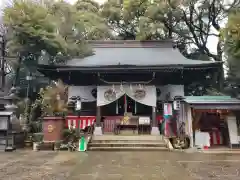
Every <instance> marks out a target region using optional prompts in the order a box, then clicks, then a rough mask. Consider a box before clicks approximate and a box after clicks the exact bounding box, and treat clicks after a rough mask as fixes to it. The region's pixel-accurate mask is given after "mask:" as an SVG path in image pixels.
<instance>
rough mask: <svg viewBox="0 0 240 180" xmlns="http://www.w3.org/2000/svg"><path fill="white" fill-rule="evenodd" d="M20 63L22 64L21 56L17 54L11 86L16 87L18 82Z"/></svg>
mask: <svg viewBox="0 0 240 180" xmlns="http://www.w3.org/2000/svg"><path fill="white" fill-rule="evenodd" d="M21 65H22V57H21V55H19V57H18V66H17V69H16V73H15V78H14V81H13V87H16V86H17V85H18V83H19V77H20V69H21Z"/></svg>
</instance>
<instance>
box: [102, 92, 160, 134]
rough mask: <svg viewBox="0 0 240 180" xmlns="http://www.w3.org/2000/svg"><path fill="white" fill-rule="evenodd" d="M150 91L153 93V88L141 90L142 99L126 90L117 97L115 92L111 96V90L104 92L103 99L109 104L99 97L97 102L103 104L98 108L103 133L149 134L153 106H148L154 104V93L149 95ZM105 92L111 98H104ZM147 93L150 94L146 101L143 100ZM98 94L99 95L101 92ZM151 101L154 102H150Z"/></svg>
mask: <svg viewBox="0 0 240 180" xmlns="http://www.w3.org/2000/svg"><path fill="white" fill-rule="evenodd" d="M108 88H109V87H108ZM106 89H107V88H106ZM125 89H126V87H125ZM149 89H150V90H149ZM151 90H152V91H153V92H154V87H153V88H149V87H146V88H144V89H141V91H144V92H140V93H142V94H143V96H142V97H137V96H136V95H134V93H129V92H128V91H127V90H126V91H124V92H122V94H120V95H119V96H118V95H117V90H116V94H115V95H113V92H112V89H110V90H105V93H104V97H105V99H107V100H108V101H111V102H110V103H106V100H105V99H101V98H100V97H99V99H100V100H99V101H100V102H103V103H105V104H104V105H103V106H101V107H100V111H101V126H102V129H103V133H104V134H106V133H110V134H116V135H121V134H124V135H126V134H128V135H130V134H134V135H136V134H150V133H151V125H152V114H153V106H150V104H151V103H152V104H153V105H154V104H156V95H155V94H156V93H155V94H153V93H151ZM139 91H140V90H139ZM145 91H146V92H145ZM106 92H107V93H108V96H113V97H106V96H107V95H106ZM147 93H150V95H148V99H145V96H146V94H147ZM99 94H101V90H100V93H99ZM154 95H155V96H154ZM111 98H112V99H111ZM104 100H105V102H104ZM149 100H150V101H149ZM151 100H153V101H154V102H151ZM103 103H102V104H103Z"/></svg>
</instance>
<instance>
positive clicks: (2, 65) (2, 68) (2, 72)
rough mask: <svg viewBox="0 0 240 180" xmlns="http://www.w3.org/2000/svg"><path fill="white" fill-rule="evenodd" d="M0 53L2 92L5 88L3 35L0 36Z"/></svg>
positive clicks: (4, 40)
mask: <svg viewBox="0 0 240 180" xmlns="http://www.w3.org/2000/svg"><path fill="white" fill-rule="evenodd" d="M0 44H1V46H0V51H1V56H0V57H1V62H0V63H1V68H0V69H1V90H2V91H4V87H5V50H6V39H5V37H4V35H2V34H0Z"/></svg>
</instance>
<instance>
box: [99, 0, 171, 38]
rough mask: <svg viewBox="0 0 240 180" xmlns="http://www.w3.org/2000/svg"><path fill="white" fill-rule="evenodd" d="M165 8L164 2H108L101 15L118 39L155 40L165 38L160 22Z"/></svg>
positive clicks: (159, 0) (157, 0) (161, 0)
mask: <svg viewBox="0 0 240 180" xmlns="http://www.w3.org/2000/svg"><path fill="white" fill-rule="evenodd" d="M166 7H167V6H166V3H165V1H164V0H156V1H154V2H150V1H149V0H128V1H124V3H123V4H122V3H120V2H119V1H115V0H108V1H107V2H106V3H105V4H103V6H102V10H101V13H102V16H103V17H105V18H106V19H107V20H108V24H109V26H110V28H111V30H112V31H113V32H114V33H115V34H116V35H117V38H119V39H139V40H157V39H165V38H166V32H167V29H166V27H165V26H164V24H163V21H162V20H163V18H164V15H165V12H166Z"/></svg>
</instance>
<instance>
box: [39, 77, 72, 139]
mask: <svg viewBox="0 0 240 180" xmlns="http://www.w3.org/2000/svg"><path fill="white" fill-rule="evenodd" d="M38 101H40V103H41V111H42V113H43V114H42V116H43V129H44V141H48V142H56V141H60V140H61V139H62V131H63V128H64V117H65V115H66V113H67V110H68V109H67V101H68V95H67V86H66V85H64V84H63V82H62V81H61V80H58V81H57V82H52V84H51V85H50V86H48V87H46V88H44V89H41V90H40V93H39V98H38Z"/></svg>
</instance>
